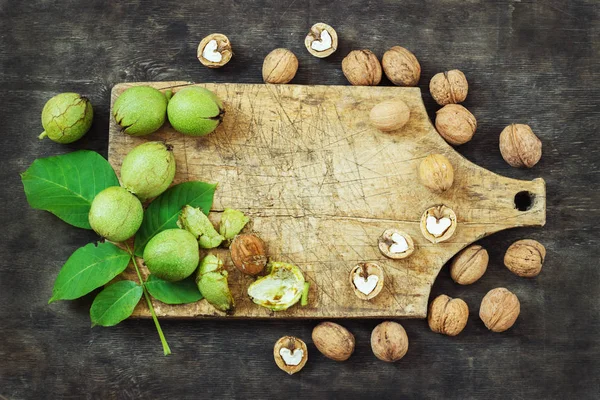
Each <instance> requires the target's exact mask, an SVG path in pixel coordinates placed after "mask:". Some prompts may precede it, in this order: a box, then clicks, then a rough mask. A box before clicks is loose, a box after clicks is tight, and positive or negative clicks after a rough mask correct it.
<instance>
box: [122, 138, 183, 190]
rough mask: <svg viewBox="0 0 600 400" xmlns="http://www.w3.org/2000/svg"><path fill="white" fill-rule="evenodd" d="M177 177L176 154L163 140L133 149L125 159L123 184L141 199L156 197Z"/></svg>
mask: <svg viewBox="0 0 600 400" xmlns="http://www.w3.org/2000/svg"><path fill="white" fill-rule="evenodd" d="M174 177H175V156H173V151H172V148H171V146H167V145H166V144H164V143H163V142H146V143H143V144H141V145H139V146H137V147H135V148H134V149H133V150H131V151H130V152H129V153H128V154H127V155H126V156H125V158H124V159H123V164H122V166H121V184H122V185H123V187H125V188H126V189H127V190H129V191H130V192H131V193H133V194H135V195H136V196H137V197H138V198H139V199H140V200H141V201H146V200H148V199H150V198H152V197H156V196H158V195H159V194H161V193H162V192H164V191H165V190H167V188H168V187H169V185H170V184H171V183H172V182H173V178H174Z"/></svg>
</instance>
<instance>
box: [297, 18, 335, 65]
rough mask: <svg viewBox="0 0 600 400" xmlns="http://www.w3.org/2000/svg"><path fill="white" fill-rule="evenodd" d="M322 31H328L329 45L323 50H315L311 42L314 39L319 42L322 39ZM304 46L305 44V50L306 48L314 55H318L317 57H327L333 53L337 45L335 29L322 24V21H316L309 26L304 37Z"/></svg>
mask: <svg viewBox="0 0 600 400" xmlns="http://www.w3.org/2000/svg"><path fill="white" fill-rule="evenodd" d="M323 31H326V32H327V33H329V36H330V37H331V47H330V48H328V49H325V50H316V49H314V48H313V42H315V41H316V42H320V41H321V40H322V38H321V35H322V32H323ZM304 46H306V50H308V52H309V53H310V54H312V55H313V56H315V57H318V58H325V57H329V56H330V55H332V54H333V53H335V51H336V50H337V47H338V36H337V33H336V31H335V29H333V28H332V27H331V26H329V25H327V24H324V23H323V22H318V23H316V24H314V25H313V26H312V27H311V28H310V31H309V32H308V34H307V35H306V38H304Z"/></svg>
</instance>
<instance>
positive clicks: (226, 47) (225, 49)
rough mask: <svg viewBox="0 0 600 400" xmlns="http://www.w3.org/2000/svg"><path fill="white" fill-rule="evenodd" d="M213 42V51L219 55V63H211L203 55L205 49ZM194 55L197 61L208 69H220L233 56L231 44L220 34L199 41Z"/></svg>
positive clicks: (213, 34)
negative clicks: (214, 44) (214, 47)
mask: <svg viewBox="0 0 600 400" xmlns="http://www.w3.org/2000/svg"><path fill="white" fill-rule="evenodd" d="M213 40H214V41H215V42H216V46H217V47H216V50H215V51H216V52H218V53H221V60H220V61H211V60H209V59H207V58H205V57H204V55H203V53H204V49H205V47H206V46H207V45H208V44H209V43H210V42H211V41H213ZM196 55H197V57H198V61H200V62H201V63H202V65H205V66H207V67H208V68H221V67H222V66H223V65H225V64H227V63H228V62H229V60H231V57H232V56H233V52H232V51H231V42H230V41H229V38H228V37H227V36H225V35H223V34H222V33H212V34H210V35H208V36H206V37H205V38H204V39H202V40H201V41H200V44H199V45H198V52H197V54H196Z"/></svg>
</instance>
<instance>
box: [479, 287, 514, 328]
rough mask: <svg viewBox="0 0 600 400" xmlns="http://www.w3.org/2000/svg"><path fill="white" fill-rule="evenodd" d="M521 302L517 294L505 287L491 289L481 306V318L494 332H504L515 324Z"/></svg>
mask: <svg viewBox="0 0 600 400" xmlns="http://www.w3.org/2000/svg"><path fill="white" fill-rule="evenodd" d="M520 312H521V304H520V303H519V299H518V298H517V296H516V295H515V294H514V293H512V292H511V291H510V290H508V289H505V288H496V289H492V290H490V291H489V292H488V293H487V294H486V295H485V297H484V298H483V300H481V306H480V307H479V318H481V320H482V321H483V323H484V324H485V326H486V327H487V328H488V329H489V330H491V331H492V332H504V331H505V330H507V329H509V328H510V327H511V326H513V325H514V323H515V321H516V320H517V317H518V316H519V313H520Z"/></svg>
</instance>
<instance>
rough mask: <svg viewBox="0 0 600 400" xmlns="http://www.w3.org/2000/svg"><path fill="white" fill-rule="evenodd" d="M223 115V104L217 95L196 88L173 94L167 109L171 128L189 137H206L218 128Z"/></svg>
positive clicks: (188, 88)
mask: <svg viewBox="0 0 600 400" xmlns="http://www.w3.org/2000/svg"><path fill="white" fill-rule="evenodd" d="M224 114H225V111H224V110H223V103H222V102H221V100H220V99H219V98H218V97H217V95H216V94H214V93H213V92H211V91H210V90H208V89H204V88H201V87H197V86H190V87H186V88H185V89H181V90H180V91H178V92H177V93H175V94H174V95H173V98H172V99H171V101H169V106H168V108H167V115H168V117H169V122H170V123H171V125H172V126H173V128H174V129H175V130H176V131H177V132H181V133H183V134H185V135H191V136H204V135H208V134H209V133H211V132H212V131H214V130H215V129H216V128H217V126H219V124H220V123H221V121H222V120H223V115H224Z"/></svg>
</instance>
